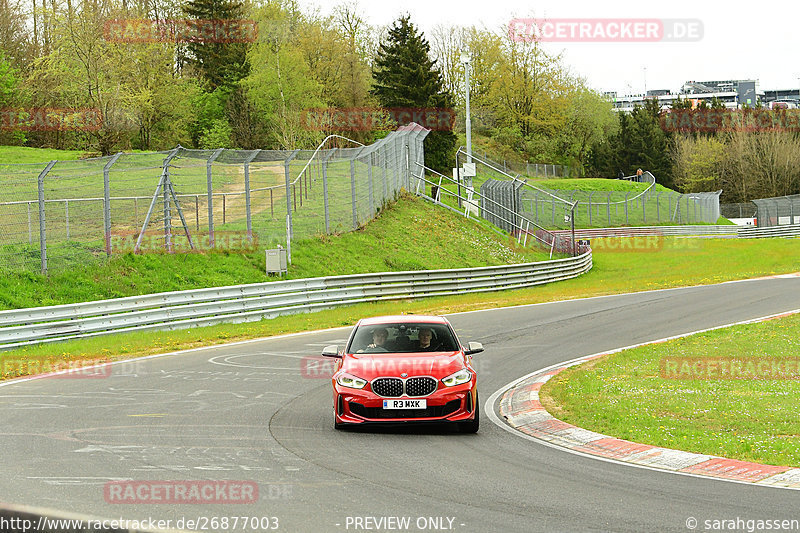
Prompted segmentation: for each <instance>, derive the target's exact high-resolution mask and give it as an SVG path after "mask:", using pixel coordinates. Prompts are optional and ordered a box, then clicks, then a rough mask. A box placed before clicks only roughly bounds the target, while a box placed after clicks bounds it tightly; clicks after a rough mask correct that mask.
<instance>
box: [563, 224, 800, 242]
mask: <svg viewBox="0 0 800 533" xmlns="http://www.w3.org/2000/svg"><path fill="white" fill-rule="evenodd" d="M553 233H555V234H556V235H568V234H569V232H568V231H566V230H555V231H553ZM652 235H661V236H665V237H703V236H720V237H723V236H727V237H739V238H741V239H755V238H763V237H796V236H800V224H794V225H792V226H767V227H763V228H759V227H755V226H635V227H621V228H589V229H576V230H575V238H576V239H592V238H600V237H640V236H652Z"/></svg>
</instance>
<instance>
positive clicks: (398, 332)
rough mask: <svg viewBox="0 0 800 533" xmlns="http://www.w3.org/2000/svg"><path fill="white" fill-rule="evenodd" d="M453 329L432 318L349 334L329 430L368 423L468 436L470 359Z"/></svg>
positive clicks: (474, 417) (473, 415)
mask: <svg viewBox="0 0 800 533" xmlns="http://www.w3.org/2000/svg"><path fill="white" fill-rule="evenodd" d="M482 351H483V346H482V345H481V343H479V342H470V343H469V345H468V348H464V347H463V346H462V345H461V343H460V342H459V340H458V337H457V336H456V333H455V331H454V330H453V326H452V325H450V322H449V321H448V320H447V319H446V318H444V317H438V316H418V315H403V316H385V317H376V318H364V319H361V320H359V321H358V323H357V324H356V326H355V327H354V328H353V331H352V333H350V338H349V339H348V342H347V346H346V348H345V350H344V352H343V353H340V352H339V347H338V346H335V345H333V346H328V347H326V348H325V349H324V350H323V351H322V355H323V356H326V357H336V358H338V359H339V361H337V362H336V369H335V372H334V374H333V380H332V381H333V409H334V427H335V428H336V429H342V428H344V427H347V426H356V425H360V424H368V423H383V424H386V423H393V424H394V423H408V422H442V423H454V424H457V427H458V429H459V430H460V431H462V432H465V433H475V432H476V431H478V425H479V422H480V414H479V405H478V387H477V374H476V373H475V369H474V368H473V367H472V355H473V354H476V353H479V352H482Z"/></svg>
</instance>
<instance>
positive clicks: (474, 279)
mask: <svg viewBox="0 0 800 533" xmlns="http://www.w3.org/2000/svg"><path fill="white" fill-rule="evenodd" d="M591 268H592V254H591V251H588V252H585V253H583V254H582V255H579V256H576V257H570V258H567V259H556V260H551V261H540V262H536V263H524V264H517V265H503V266H492V267H480V268H465V269H448V270H422V271H410V272H384V273H375V274H357V275H350V276H332V277H325V278H307V279H300V280H291V281H276V282H271V283H257V284H251V285H238V286H232V287H220V288H211V289H198V290H190V291H179V292H168V293H160V294H151V295H146V296H131V297H127V298H119V299H114V300H101V301H97V302H86V303H77V304H66V305H57V306H52V307H37V308H29V309H19V310H10V311H0V349H2V348H13V347H17V346H24V345H30V344H38V343H43V342H54V341H62V340H68V339H75V338H83V337H93V336H97V335H105V334H109V333H121V332H127V331H146V330H156V329H160V330H169V329H182V328H190V327H198V326H208V325H213V324H220V323H223V322H227V323H240V322H250V321H256V320H261V319H263V318H274V317H277V316H280V315H287V314H294V313H302V312H311V311H317V310H320V309H327V308H332V307H336V306H340V305H350V304H354V303H360V302H374V301H380V300H398V299H406V298H421V297H427V296H444V295H450V294H461V293H467V292H484V291H497V290H507V289H517V288H523V287H531V286H534V285H540V284H544V283H550V282H553V281H559V280H564V279H569V278H573V277H576V276H579V275H580V274H583V273H585V272H588V271H589V270H590V269H591Z"/></svg>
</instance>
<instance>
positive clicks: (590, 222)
mask: <svg viewBox="0 0 800 533" xmlns="http://www.w3.org/2000/svg"><path fill="white" fill-rule="evenodd" d="M593 194H594V191H592V192H590V193H589V225H590V226H591V225H592V195H593Z"/></svg>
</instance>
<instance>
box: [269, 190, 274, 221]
mask: <svg viewBox="0 0 800 533" xmlns="http://www.w3.org/2000/svg"><path fill="white" fill-rule="evenodd" d="M269 214H270V216H271V217H272V220H275V202H273V200H272V187H270V188H269Z"/></svg>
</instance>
